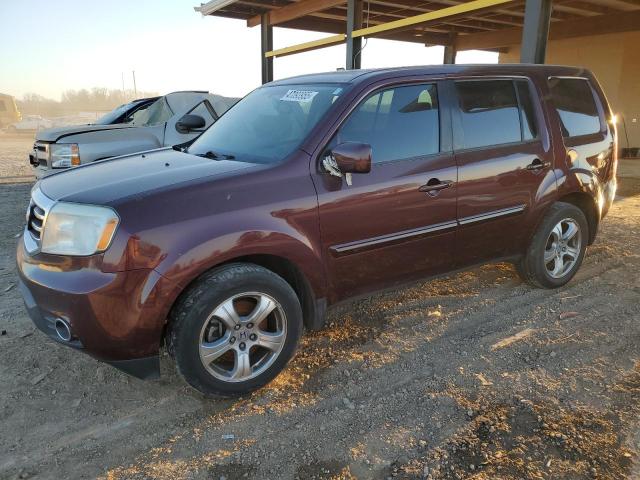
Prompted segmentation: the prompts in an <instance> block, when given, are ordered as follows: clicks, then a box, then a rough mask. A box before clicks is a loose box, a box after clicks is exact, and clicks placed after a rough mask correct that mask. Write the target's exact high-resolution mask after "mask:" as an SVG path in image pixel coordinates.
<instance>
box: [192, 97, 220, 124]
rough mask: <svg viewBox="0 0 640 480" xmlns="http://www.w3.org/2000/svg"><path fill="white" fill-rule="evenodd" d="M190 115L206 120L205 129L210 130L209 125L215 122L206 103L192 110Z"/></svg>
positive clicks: (201, 103)
mask: <svg viewBox="0 0 640 480" xmlns="http://www.w3.org/2000/svg"><path fill="white" fill-rule="evenodd" d="M189 113H190V114H191V115H198V116H200V117H202V118H204V128H209V125H211V124H212V123H213V122H214V120H215V119H214V118H213V115H211V112H210V111H209V109H208V108H207V105H206V104H205V103H204V102H200V103H199V104H198V105H197V106H196V108H194V109H193V110H191V111H190V112H189Z"/></svg>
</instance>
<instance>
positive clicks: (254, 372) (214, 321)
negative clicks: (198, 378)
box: [199, 292, 287, 382]
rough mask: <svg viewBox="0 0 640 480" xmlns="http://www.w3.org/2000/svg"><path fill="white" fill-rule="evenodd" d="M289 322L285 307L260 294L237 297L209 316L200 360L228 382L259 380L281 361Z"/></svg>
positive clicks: (202, 332) (202, 338) (223, 303)
mask: <svg viewBox="0 0 640 480" xmlns="http://www.w3.org/2000/svg"><path fill="white" fill-rule="evenodd" d="M286 335H287V321H286V317H285V314H284V310H283V308H282V306H281V305H280V304H279V303H278V302H277V301H276V300H275V299H274V298H272V297H271V296H269V295H267V294H265V293H259V292H247V293H241V294H238V295H234V296H232V297H230V298H228V299H227V300H225V301H224V302H222V303H221V304H220V305H218V306H217V307H216V308H214V309H213V311H212V312H211V314H210V315H209V316H208V317H207V319H206V321H205V322H204V324H203V326H202V330H201V332H200V337H199V339H200V340H199V351H200V360H201V361H202V364H203V365H204V367H205V368H206V369H207V371H208V372H209V373H210V374H211V375H213V376H214V377H216V378H218V379H220V380H223V381H225V382H244V381H247V380H250V379H252V378H255V377H257V376H258V375H260V374H261V373H262V372H264V371H265V370H266V369H267V368H269V367H270V366H271V365H272V364H273V362H275V360H276V359H277V358H278V355H279V354H280V352H281V351H282V348H283V347H284V344H285V339H286Z"/></svg>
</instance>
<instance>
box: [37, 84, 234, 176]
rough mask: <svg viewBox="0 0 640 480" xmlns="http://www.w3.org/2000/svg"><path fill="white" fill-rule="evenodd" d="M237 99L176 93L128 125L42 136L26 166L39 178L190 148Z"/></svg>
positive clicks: (52, 131) (60, 130)
mask: <svg viewBox="0 0 640 480" xmlns="http://www.w3.org/2000/svg"><path fill="white" fill-rule="evenodd" d="M237 100H238V99H236V98H227V97H222V96H220V95H213V94H210V93H207V92H198V91H185V92H174V93H170V94H168V95H165V96H163V97H160V98H158V99H157V100H156V101H155V102H153V103H151V104H150V105H148V106H147V107H146V108H142V109H140V110H137V111H134V112H133V113H132V114H131V115H130V117H131V118H129V117H127V118H125V120H129V122H128V123H118V124H91V125H76V126H71V127H60V128H51V129H48V130H42V131H40V132H39V133H38V134H37V135H36V142H35V144H34V146H33V151H32V152H31V153H30V155H29V162H30V163H31V165H32V166H34V167H35V168H36V176H37V177H42V176H44V175H48V174H51V173H54V172H56V171H60V169H66V168H69V167H77V166H79V165H83V164H87V163H92V162H95V161H96V160H103V159H105V158H110V157H116V156H119V155H126V154H128V153H134V152H141V151H145V150H153V149H156V148H162V147H164V146H172V145H178V144H182V143H186V142H189V141H191V140H193V139H195V138H196V137H197V136H198V135H200V134H201V133H202V132H203V131H204V130H206V129H207V128H208V127H209V126H210V125H211V124H212V123H213V122H215V121H216V120H217V119H218V118H219V117H220V115H222V114H223V113H224V112H225V111H227V110H228V109H229V108H230V107H231V106H232V105H233V104H234V103H235V102H237Z"/></svg>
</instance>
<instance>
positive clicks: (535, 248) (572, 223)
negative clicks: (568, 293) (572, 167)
mask: <svg viewBox="0 0 640 480" xmlns="http://www.w3.org/2000/svg"><path fill="white" fill-rule="evenodd" d="M588 238H589V225H588V223H587V219H586V217H585V215H584V213H583V212H582V210H580V209H579V208H578V207H576V206H575V205H572V204H570V203H564V202H557V203H555V204H554V205H552V206H551V208H550V209H549V212H548V213H547V215H546V216H545V217H544V219H543V221H542V223H541V224H540V226H539V227H538V230H537V231H536V233H535V235H534V236H533V239H532V240H531V244H530V245H529V248H528V249H527V253H526V254H525V255H524V256H523V257H522V258H521V259H520V260H519V261H518V262H517V263H516V264H515V267H516V272H517V273H518V275H519V276H520V278H522V280H524V281H525V282H527V283H529V284H531V285H533V286H534V287H538V288H558V287H561V286H563V285H565V284H567V283H568V282H569V281H570V280H571V279H572V278H573V276H574V275H575V274H576V272H577V271H578V269H579V268H580V265H581V264H582V260H583V259H584V255H585V253H586V249H587V242H588Z"/></svg>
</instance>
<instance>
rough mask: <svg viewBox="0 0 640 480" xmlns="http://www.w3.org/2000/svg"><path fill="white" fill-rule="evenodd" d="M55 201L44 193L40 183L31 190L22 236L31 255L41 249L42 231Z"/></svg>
mask: <svg viewBox="0 0 640 480" xmlns="http://www.w3.org/2000/svg"><path fill="white" fill-rule="evenodd" d="M54 203H55V202H54V201H53V200H51V199H50V198H49V197H47V196H46V195H45V194H44V193H42V190H40V187H39V186H38V185H36V187H35V188H34V189H33V190H32V191H31V202H29V208H28V209H27V215H26V221H27V224H26V226H25V231H24V235H23V236H22V237H23V239H24V246H25V249H26V251H27V253H29V254H30V255H31V254H34V253H37V252H39V251H40V240H41V238H42V231H43V229H44V225H45V223H46V221H47V214H48V213H49V211H50V210H51V208H53V204H54Z"/></svg>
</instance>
